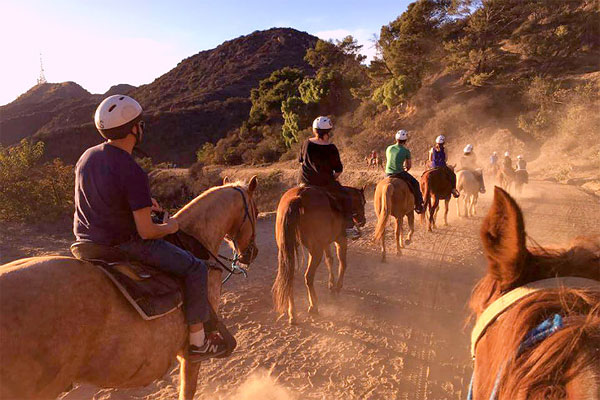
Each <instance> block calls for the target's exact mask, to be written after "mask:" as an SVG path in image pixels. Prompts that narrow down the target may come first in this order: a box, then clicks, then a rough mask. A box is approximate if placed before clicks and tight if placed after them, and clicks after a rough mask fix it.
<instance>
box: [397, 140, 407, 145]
mask: <svg viewBox="0 0 600 400" xmlns="http://www.w3.org/2000/svg"><path fill="white" fill-rule="evenodd" d="M397 142H398V143H400V144H404V143H406V139H404V140H397Z"/></svg>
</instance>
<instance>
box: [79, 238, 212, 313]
mask: <svg viewBox="0 0 600 400" xmlns="http://www.w3.org/2000/svg"><path fill="white" fill-rule="evenodd" d="M165 240H167V241H169V242H171V243H173V244H175V245H176V246H178V247H181V248H183V249H186V250H188V251H190V252H191V253H192V254H194V256H196V257H198V258H200V259H203V260H208V258H209V253H208V251H207V250H206V248H204V246H202V244H201V243H200V242H198V241H197V240H196V239H195V238H193V237H192V236H190V235H187V234H185V233H183V232H181V231H180V232H177V233H175V234H173V235H168V236H166V237H165ZM70 250H71V253H72V254H73V256H74V257H75V258H77V259H79V260H83V261H87V262H89V263H91V264H93V265H94V266H96V267H97V268H98V269H100V270H101V271H102V272H103V273H104V274H105V275H106V276H107V277H108V278H109V279H110V280H111V281H112V282H113V283H114V284H115V286H116V287H117V289H119V291H120V292H121V293H122V294H123V296H124V297H125V298H126V299H127V301H128V302H129V303H130V304H131V305H132V306H133V308H134V309H135V310H136V311H137V312H138V313H139V314H140V316H141V317H142V318H143V319H145V320H151V319H155V318H159V317H162V316H164V315H167V314H169V313H170V312H173V311H175V310H177V309H178V308H179V307H181V305H182V304H183V292H182V285H181V282H180V280H179V279H178V278H176V277H174V276H172V275H169V274H167V273H164V272H162V271H159V270H157V269H155V268H152V267H150V266H148V265H143V264H141V263H137V262H134V261H131V260H129V258H128V257H127V254H126V253H125V252H123V251H121V250H119V249H118V248H116V247H112V246H106V245H102V244H97V243H92V242H75V243H73V244H72V245H71V248H70Z"/></svg>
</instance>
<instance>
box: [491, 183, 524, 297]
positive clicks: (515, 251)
mask: <svg viewBox="0 0 600 400" xmlns="http://www.w3.org/2000/svg"><path fill="white" fill-rule="evenodd" d="M480 235H481V241H482V242H483V249H484V252H485V256H486V257H487V259H488V268H489V274H490V275H492V277H493V278H494V279H496V280H497V281H498V282H499V283H500V287H501V288H502V289H503V290H504V289H506V288H508V287H510V286H511V285H512V284H514V283H515V282H516V281H518V280H519V279H520V278H521V276H522V274H523V269H524V267H525V259H526V257H527V247H526V246H525V223H524V221H523V214H522V213H521V209H520V208H519V206H518V205H517V203H516V202H515V200H514V199H513V198H512V197H510V195H509V194H508V193H506V192H505V191H504V190H502V189H500V188H499V187H498V186H496V187H495V189H494V201H493V202H492V206H491V207H490V210H489V212H488V215H487V216H486V217H485V219H484V220H483V224H482V225H481V232H480Z"/></svg>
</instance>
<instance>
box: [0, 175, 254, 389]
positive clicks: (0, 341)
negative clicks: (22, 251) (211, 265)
mask: <svg viewBox="0 0 600 400" xmlns="http://www.w3.org/2000/svg"><path fill="white" fill-rule="evenodd" d="M256 185H257V183H256V177H253V178H252V179H251V180H250V183H249V184H248V185H240V184H229V185H225V186H219V187H215V188H212V189H209V190H207V191H206V192H204V193H203V194H202V195H200V196H198V197H197V198H195V199H194V200H192V201H191V202H190V203H189V204H187V205H186V206H185V207H184V208H183V209H182V210H180V211H179V212H178V213H177V214H175V216H174V218H175V219H176V220H177V221H178V222H179V226H180V228H181V230H182V231H184V232H186V233H188V234H190V235H192V236H194V237H195V238H196V239H198V240H199V241H200V242H202V243H203V244H204V245H205V246H206V247H207V248H208V249H209V250H210V251H212V252H213V254H216V253H217V251H218V249H219V246H220V244H221V242H222V241H223V239H224V238H225V237H228V238H233V239H232V240H231V242H230V243H231V245H232V247H233V248H234V249H235V251H236V252H238V253H241V254H242V258H241V259H240V262H242V263H250V262H251V261H253V260H254V258H255V257H256V254H257V250H256V246H255V243H254V242H255V234H256V228H255V225H256V218H257V211H256V205H255V203H254V201H253V199H252V195H253V193H254V190H255V189H256ZM238 190H239V191H238ZM248 250H250V251H248ZM220 294H221V272H220V271H217V270H213V269H211V270H210V272H209V298H210V302H211V304H212V306H213V308H214V309H215V310H217V309H218V305H219V298H220ZM0 315H2V318H0V359H1V360H2V362H1V363H0V398H2V399H54V398H56V397H57V396H58V395H59V394H60V393H62V392H64V391H67V390H69V388H70V387H71V385H72V384H73V383H74V382H86V383H90V384H93V385H96V386H99V387H111V388H123V387H134V386H145V385H148V384H150V383H151V382H152V381H154V380H156V379H159V378H161V377H162V376H164V375H165V373H166V372H167V371H168V370H169V368H170V367H171V365H172V363H173V361H174V360H175V358H176V357H178V358H179V362H180V377H181V378H180V382H181V383H180V388H179V389H180V390H179V399H180V400H191V399H192V398H193V397H194V393H195V392H196V384H197V380H198V370H199V364H193V363H190V362H189V361H188V359H187V357H186V354H187V339H188V328H187V325H186V324H185V322H184V318H183V312H182V311H181V310H178V311H174V312H172V313H170V314H167V315H165V316H163V317H161V318H158V319H154V320H149V321H146V320H143V319H142V318H141V317H140V316H139V315H138V313H137V312H136V311H135V310H134V308H133V307H132V306H131V305H130V304H129V303H128V302H127V300H125V298H124V297H123V295H122V294H121V293H120V292H119V291H118V290H117V289H116V287H115V285H114V284H113V283H112V282H111V281H110V280H109V279H108V278H107V277H106V275H105V274H104V273H103V272H101V271H100V270H99V269H98V268H97V267H95V266H93V265H91V264H89V263H87V262H85V261H80V260H77V259H75V258H70V257H33V258H25V259H21V260H16V261H13V262H11V263H9V264H5V265H4V266H2V267H0Z"/></svg>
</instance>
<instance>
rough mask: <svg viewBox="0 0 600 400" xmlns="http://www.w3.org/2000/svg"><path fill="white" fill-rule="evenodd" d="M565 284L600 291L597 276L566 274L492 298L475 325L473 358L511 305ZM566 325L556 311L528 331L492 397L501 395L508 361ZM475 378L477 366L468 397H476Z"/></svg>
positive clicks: (499, 376) (567, 286) (500, 374)
mask: <svg viewBox="0 0 600 400" xmlns="http://www.w3.org/2000/svg"><path fill="white" fill-rule="evenodd" d="M562 288H570V289H589V290H596V291H600V282H598V281H596V280H593V279H587V278H580V277H573V276H568V277H562V278H550V279H543V280H539V281H535V282H531V283H528V284H526V285H523V286H520V287H518V288H516V289H513V290H511V291H510V292H508V293H505V294H504V295H502V296H501V297H500V298H498V299H497V300H495V301H494V302H492V304H490V305H489V306H488V307H486V309H485V310H484V311H483V312H482V313H481V315H480V316H479V317H478V318H477V322H476V323H475V327H474V328H473V331H472V332H471V357H472V358H473V361H475V354H476V350H477V343H478V342H479V340H480V339H481V338H482V337H483V336H484V335H485V332H486V330H487V328H488V327H490V326H491V325H492V324H493V323H494V322H495V321H496V320H497V319H498V317H500V315H502V314H503V313H504V312H505V311H507V310H508V309H509V308H510V307H511V306H513V305H514V304H516V303H517V302H519V301H520V300H522V299H524V298H525V297H528V296H531V295H532V294H534V293H537V292H540V291H543V290H550V289H562ZM562 327H563V320H562V317H561V316H560V315H559V314H554V316H552V317H551V318H548V319H547V320H545V321H543V322H542V323H541V324H539V325H538V326H537V327H535V328H534V329H533V330H531V331H530V332H529V333H528V334H527V336H526V338H525V340H524V341H523V342H522V343H521V344H520V346H519V348H518V349H517V351H516V353H515V354H514V355H513V356H512V357H511V358H509V359H508V360H506V361H505V362H504V363H503V364H502V365H501V367H500V370H499V371H498V374H497V376H496V381H495V385H494V388H493V389H492V393H491V395H490V400H496V399H497V397H498V389H499V387H500V382H501V380H502V373H503V370H504V367H505V366H506V365H507V363H509V362H510V361H511V360H513V359H515V358H516V357H518V356H519V355H520V354H521V353H522V352H524V351H525V350H527V349H529V348H531V347H533V346H535V345H536V344H538V343H539V342H541V341H542V340H544V339H546V338H547V337H549V336H550V335H552V334H553V333H555V332H556V331H558V330H560V329H562ZM474 378H475V368H473V376H472V377H471V383H470V385H469V393H468V395H467V400H473V380H474Z"/></svg>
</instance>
